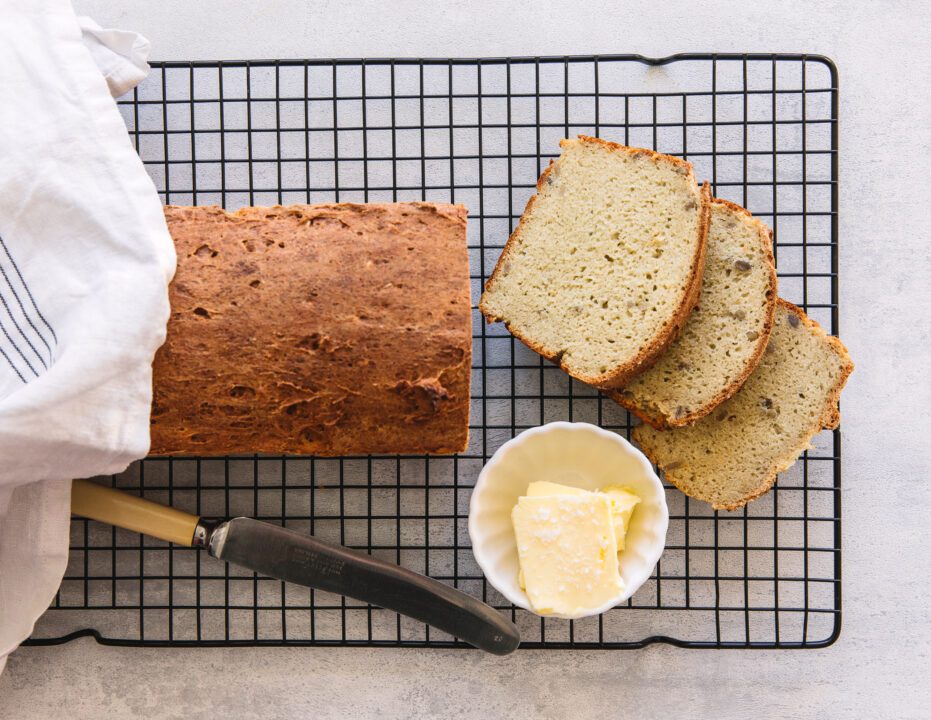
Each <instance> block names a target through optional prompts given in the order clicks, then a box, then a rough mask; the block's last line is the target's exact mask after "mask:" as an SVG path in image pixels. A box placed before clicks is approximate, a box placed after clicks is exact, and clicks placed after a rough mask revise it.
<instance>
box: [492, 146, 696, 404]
mask: <svg viewBox="0 0 931 720" xmlns="http://www.w3.org/2000/svg"><path fill="white" fill-rule="evenodd" d="M560 146H561V147H562V155H561V156H560V158H559V160H557V161H556V162H555V163H554V164H552V165H550V166H549V168H547V170H546V171H544V173H543V175H542V176H541V177H540V179H539V181H538V182H537V194H536V195H534V196H533V197H532V198H531V199H530V201H529V202H528V203H527V207H526V209H525V210H524V214H523V216H522V217H521V220H520V223H519V224H518V226H517V228H516V229H515V231H514V232H513V234H512V235H511V237H510V239H509V240H508V242H507V245H506V246H505V248H504V250H503V251H502V253H501V256H500V258H499V259H498V262H497V265H496V266H495V271H494V273H493V274H492V276H491V278H490V279H489V281H488V284H487V285H486V287H485V292H484V294H483V295H482V299H481V303H480V308H481V310H482V312H483V313H484V315H485V317H486V318H487V319H488V321H489V322H496V321H499V320H501V321H503V322H504V323H505V324H506V325H507V327H508V330H510V331H511V333H513V334H514V336H515V337H517V338H519V339H520V340H522V341H523V342H524V343H525V344H527V345H528V346H529V347H530V348H531V349H533V350H535V351H536V352H538V353H540V354H541V355H543V356H544V357H546V358H548V359H550V360H553V361H554V362H557V363H558V364H559V366H560V367H561V368H562V369H563V370H565V371H566V372H567V373H569V374H570V375H572V376H573V377H575V378H577V379H579V380H582V381H583V382H587V383H590V384H592V385H596V386H598V387H602V388H612V387H619V386H621V385H623V384H624V383H625V382H626V381H627V380H629V379H630V378H631V377H633V376H634V375H636V374H637V373H639V372H642V371H643V370H644V369H645V368H646V367H648V366H649V365H650V363H651V362H652V361H653V360H655V358H657V357H658V356H659V355H660V354H661V353H662V351H663V349H664V348H665V347H666V346H667V345H668V344H669V343H670V342H672V341H673V340H674V339H675V338H676V336H677V335H678V333H679V332H680V330H681V328H682V326H683V325H684V324H685V321H686V319H687V317H688V314H689V312H690V311H691V309H692V308H693V307H694V305H695V303H696V301H697V300H698V294H699V291H700V288H701V277H702V270H703V268H704V254H705V241H706V236H707V229H708V214H709V205H710V193H709V191H708V188H707V187H705V188H699V186H698V184H697V183H696V181H695V177H694V174H693V172H692V166H691V165H690V164H689V163H687V162H685V161H684V160H681V159H679V158H674V157H671V156H669V155H661V154H659V153H655V152H653V151H651V150H644V149H641V148H630V147H626V146H623V145H618V144H616V143H612V142H607V141H605V140H600V139H598V138H590V137H586V136H579V138H578V139H576V140H563V141H562V142H561V143H560Z"/></svg>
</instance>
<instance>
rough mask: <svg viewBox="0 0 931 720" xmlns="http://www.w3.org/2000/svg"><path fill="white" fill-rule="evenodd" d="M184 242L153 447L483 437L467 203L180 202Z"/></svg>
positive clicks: (449, 447)
mask: <svg viewBox="0 0 931 720" xmlns="http://www.w3.org/2000/svg"><path fill="white" fill-rule="evenodd" d="M165 216H166V219H167V221H168V227H169V230H170V231H171V234H172V236H173V237H174V240H175V244H176V247H177V251H178V270H177V274H176V275H175V279H174V281H173V282H172V284H171V287H170V299H171V319H170V321H169V324H168V338H167V341H166V342H165V345H164V346H163V347H162V348H161V349H160V350H159V352H158V353H157V355H156V358H155V365H154V402H153V407H152V446H151V454H153V455H225V454H237V453H256V452H258V453H287V454H292V453H293V454H315V455H347V454H368V453H392V454H393V453H454V452H459V451H462V450H464V449H465V447H466V444H467V442H468V425H469V384H470V377H471V347H472V331H471V302H470V289H469V259H468V250H467V245H466V209H465V208H464V207H462V206H460V205H445V204H432V203H397V204H382V205H377V204H368V205H357V204H338V205H293V206H289V207H278V206H276V207H268V208H264V207H254V208H244V209H242V210H239V211H237V212H234V213H227V212H225V211H224V210H222V209H220V208H218V207H171V206H169V207H166V209H165Z"/></svg>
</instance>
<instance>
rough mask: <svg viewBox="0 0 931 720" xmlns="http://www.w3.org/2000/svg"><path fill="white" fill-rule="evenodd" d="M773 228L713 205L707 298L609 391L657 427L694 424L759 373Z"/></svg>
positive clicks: (730, 207)
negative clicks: (650, 361)
mask: <svg viewBox="0 0 931 720" xmlns="http://www.w3.org/2000/svg"><path fill="white" fill-rule="evenodd" d="M772 244H773V238H772V233H771V231H770V230H769V228H768V227H766V226H765V225H764V224H763V223H761V222H760V221H759V220H757V219H756V218H754V217H753V216H752V215H751V214H750V213H749V212H747V211H746V210H744V209H743V208H742V207H740V206H738V205H734V204H733V203H730V202H728V201H727V200H718V199H715V200H714V201H713V202H712V204H711V224H710V226H709V228H708V249H707V251H706V254H705V276H704V280H703V281H702V288H701V298H700V299H699V301H698V305H696V306H695V309H694V310H692V314H691V315H690V316H689V319H688V322H687V323H686V324H685V327H684V328H683V330H682V334H681V335H680V336H679V339H678V340H676V341H675V342H674V343H672V344H671V345H670V346H669V348H668V349H667V350H666V352H664V353H663V354H662V355H661V356H660V358H659V360H657V361H656V363H655V364H654V365H653V366H652V367H651V368H650V369H649V370H646V371H645V372H643V373H641V374H640V375H638V376H637V377H635V378H634V379H633V380H631V381H630V382H629V383H628V384H627V385H625V386H624V387H623V388H621V389H618V390H611V391H609V392H608V395H609V396H610V397H611V398H613V399H614V400H616V401H617V402H619V403H620V404H621V405H623V406H624V407H626V408H627V409H628V410H630V411H631V412H633V413H635V414H636V415H637V416H639V417H640V418H641V419H642V420H644V421H645V422H648V423H649V424H650V425H653V426H654V427H656V428H662V427H678V426H682V425H688V424H690V423H692V422H694V421H695V420H697V419H698V418H700V417H704V416H705V415H707V414H708V413H710V412H711V411H712V410H714V408H716V407H717V406H718V405H720V404H721V403H722V402H724V401H725V400H727V398H729V397H730V396H731V395H733V394H734V393H735V392H737V390H739V389H740V386H741V385H743V383H744V381H745V380H746V379H747V377H748V376H749V375H750V373H751V372H753V368H755V367H756V365H757V363H758V362H759V360H760V358H761V357H762V355H763V350H764V349H765V347H766V343H767V342H768V340H769V334H770V331H771V329H772V326H773V314H774V313H775V311H776V264H775V262H774V261H773V249H772Z"/></svg>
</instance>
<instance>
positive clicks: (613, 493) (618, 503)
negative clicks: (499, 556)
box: [521, 480, 640, 587]
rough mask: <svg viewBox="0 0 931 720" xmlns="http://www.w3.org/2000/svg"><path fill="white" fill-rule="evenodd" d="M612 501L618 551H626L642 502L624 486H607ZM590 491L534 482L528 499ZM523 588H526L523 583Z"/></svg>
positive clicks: (569, 486) (542, 481) (606, 489)
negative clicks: (635, 508)
mask: <svg viewBox="0 0 931 720" xmlns="http://www.w3.org/2000/svg"><path fill="white" fill-rule="evenodd" d="M596 492H603V493H605V494H606V495H607V496H608V497H609V498H610V499H611V516H612V517H613V518H614V537H615V539H616V540H617V549H618V550H619V551H620V550H623V549H624V537H625V536H626V535H627V529H628V528H629V527H630V516H631V515H632V514H633V512H634V507H636V505H637V503H639V502H640V498H639V497H637V496H636V495H635V494H634V493H633V491H632V490H631V489H630V488H628V487H624V486H623V485H607V486H605V487H603V488H602V489H601V490H600V491H596ZM590 494H591V493H590V491H588V490H583V489H582V488H577V487H572V486H571V485H560V484H559V483H554V482H547V481H545V480H540V481H538V482H532V483H530V485H529V486H528V487H527V497H542V496H546V495H563V496H565V495H572V496H579V497H581V496H585V495H590ZM521 587H524V584H523V582H521Z"/></svg>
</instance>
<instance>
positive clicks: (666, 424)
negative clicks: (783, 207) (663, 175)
mask: <svg viewBox="0 0 931 720" xmlns="http://www.w3.org/2000/svg"><path fill="white" fill-rule="evenodd" d="M711 204H712V205H722V206H724V207H727V208H729V209H730V210H733V211H734V212H738V213H740V214H742V215H746V216H747V217H748V218H749V219H750V220H751V221H752V224H753V225H754V227H755V228H756V230H757V232H758V233H759V238H760V246H761V248H762V250H763V255H764V258H765V260H766V267H767V269H768V270H769V289H768V290H767V296H766V297H767V301H768V302H767V306H766V319H765V322H764V324H763V330H762V331H761V332H760V337H759V338H758V339H757V343H756V347H754V349H753V354H752V355H751V356H750V359H749V360H748V362H747V365H746V367H744V369H743V370H742V371H741V373H740V374H739V375H738V376H737V377H736V378H734V380H733V381H732V382H731V384H730V385H728V386H727V387H726V388H724V389H722V390H721V391H719V392H718V393H717V394H716V395H715V396H714V397H713V398H712V399H711V400H709V401H708V402H707V403H706V404H705V405H703V406H701V407H699V408H697V409H695V410H693V411H692V412H690V413H688V414H686V415H683V416H682V417H680V418H676V417H669V416H666V415H660V414H658V413H651V412H650V409H649V408H644V407H642V406H639V405H637V404H636V403H634V402H631V401H630V399H628V398H627V397H625V396H624V395H623V394H622V393H621V392H619V391H608V393H607V394H608V397H610V398H611V399H612V400H614V401H615V402H616V403H618V404H619V405H621V406H623V407H624V408H625V409H627V410H629V411H630V412H632V413H633V414H634V415H636V416H637V417H639V418H640V419H641V420H643V421H644V422H645V423H647V424H648V425H651V426H652V427H654V428H656V429H657V430H665V429H668V428H671V427H684V426H686V425H691V424H692V423H694V422H695V421H696V420H699V419H700V418H703V417H705V415H708V414H710V413H711V412H713V411H714V409H715V408H716V407H718V405H720V404H721V403H723V402H724V401H725V400H727V399H729V398H730V397H732V396H733V395H734V393H736V392H737V391H738V390H740V388H741V387H743V384H744V383H745V382H746V381H747V378H748V377H750V373H752V372H753V371H754V370H755V369H756V366H757V365H759V364H760V360H761V359H762V357H763V353H764V352H765V351H766V345H767V344H768V343H769V336H770V335H771V334H772V331H773V323H774V322H775V318H776V302H777V296H778V287H779V285H778V283H779V281H778V278H777V276H776V260H775V258H774V256H773V231H772V230H771V229H770V228H768V227H767V226H766V225H764V224H763V223H762V222H761V221H760V220H759V219H758V218H756V217H754V216H753V214H752V213H751V212H750V211H749V210H747V209H746V208H742V207H741V206H740V205H737V204H735V203H732V202H730V201H729V200H722V199H721V198H713V199H712V201H711ZM657 359H658V358H657Z"/></svg>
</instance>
